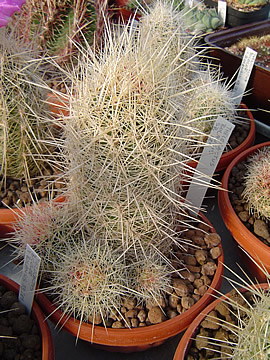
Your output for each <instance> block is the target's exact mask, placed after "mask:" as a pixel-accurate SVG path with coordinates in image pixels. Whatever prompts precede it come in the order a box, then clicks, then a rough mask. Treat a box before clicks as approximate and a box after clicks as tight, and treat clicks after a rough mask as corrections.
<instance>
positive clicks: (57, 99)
mask: <svg viewBox="0 0 270 360" xmlns="http://www.w3.org/2000/svg"><path fill="white" fill-rule="evenodd" d="M47 101H48V105H49V110H50V111H51V112H52V113H53V114H54V115H55V116H56V117H57V116H69V107H68V106H67V105H68V101H67V98H66V97H65V94H63V97H61V96H60V95H59V96H56V95H55V94H53V93H49V94H48V99H47Z"/></svg>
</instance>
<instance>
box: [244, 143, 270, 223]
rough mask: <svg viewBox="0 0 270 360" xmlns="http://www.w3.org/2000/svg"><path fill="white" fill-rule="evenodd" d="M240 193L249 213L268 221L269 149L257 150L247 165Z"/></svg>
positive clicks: (269, 205) (269, 189) (269, 216)
mask: <svg viewBox="0 0 270 360" xmlns="http://www.w3.org/2000/svg"><path fill="white" fill-rule="evenodd" d="M244 186H245V189H244V191H243V193H242V196H243V199H244V200H245V201H246V202H247V204H248V208H249V211H250V212H251V213H253V214H255V215H256V216H258V217H262V218H264V219H266V220H269V219H270V148H269V147H267V148H264V149H262V150H259V151H258V152H257V153H255V155H253V156H252V157H251V158H250V159H249V160H248V164H247V172H246V174H245V181H244Z"/></svg>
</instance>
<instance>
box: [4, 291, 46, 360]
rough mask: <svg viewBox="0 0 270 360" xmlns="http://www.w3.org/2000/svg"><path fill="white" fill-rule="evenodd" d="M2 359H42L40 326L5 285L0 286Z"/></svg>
mask: <svg viewBox="0 0 270 360" xmlns="http://www.w3.org/2000/svg"><path fill="white" fill-rule="evenodd" d="M0 359H2V360H13V359H15V360H41V359H42V342H41V337H40V334H39V329H38V326H37V325H36V324H35V322H34V321H33V320H32V319H31V318H30V317H29V316H28V315H27V314H26V309H25V307H24V305H22V304H21V303H19V302H18V295H17V294H16V293H15V292H13V291H10V290H7V289H6V287H5V286H4V285H0Z"/></svg>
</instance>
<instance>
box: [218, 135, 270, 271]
mask: <svg viewBox="0 0 270 360" xmlns="http://www.w3.org/2000/svg"><path fill="white" fill-rule="evenodd" d="M265 146H270V141H267V142H265V143H261V144H257V145H254V146H252V147H251V148H249V149H246V150H245V151H243V152H242V153H241V154H239V155H238V156H237V157H236V158H235V159H234V160H233V161H232V162H231V163H230V165H229V166H228V168H227V169H226V171H225V173H224V175H223V178H222V181H221V186H222V187H223V188H224V189H226V190H227V189H228V181H229V177H230V173H231V170H232V168H233V167H234V166H235V165H236V164H238V163H239V162H241V161H242V160H243V159H244V158H246V157H247V156H248V155H250V154H252V153H253V152H255V151H256V150H258V149H260V148H262V147H265ZM226 190H219V191H218V205H219V209H220V213H221V216H222V218H223V221H224V223H225V225H226V227H227V228H228V230H229V231H230V232H231V234H232V236H233V238H234V239H235V240H236V241H237V242H238V243H239V245H241V246H242V247H243V248H244V249H245V250H246V251H247V252H248V253H249V254H251V255H252V257H253V258H254V259H255V260H256V259H258V260H259V259H260V258H259V254H257V253H256V248H255V245H256V247H257V248H258V250H259V251H260V253H261V252H262V253H263V254H264V257H266V258H267V260H266V262H267V263H268V264H270V248H269V246H267V245H265V244H264V243H263V242H262V241H260V240H259V239H258V238H257V237H256V236H254V235H253V234H252V233H251V232H250V231H249V230H248V229H247V228H246V227H245V226H244V225H243V224H242V221H241V220H240V219H239V218H238V216H237V214H236V213H235V211H234V209H233V207H232V205H231V202H230V199H229V194H228V192H227V191H226ZM261 260H262V259H261Z"/></svg>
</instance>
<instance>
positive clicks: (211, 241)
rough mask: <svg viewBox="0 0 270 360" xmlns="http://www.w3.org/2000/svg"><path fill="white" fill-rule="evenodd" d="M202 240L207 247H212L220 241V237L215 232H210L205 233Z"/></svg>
mask: <svg viewBox="0 0 270 360" xmlns="http://www.w3.org/2000/svg"><path fill="white" fill-rule="evenodd" d="M204 241H205V243H206V245H207V247H208V248H212V247H215V246H218V245H219V244H220V243H221V238H220V236H219V235H218V234H217V233H210V234H207V235H205V237H204Z"/></svg>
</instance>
